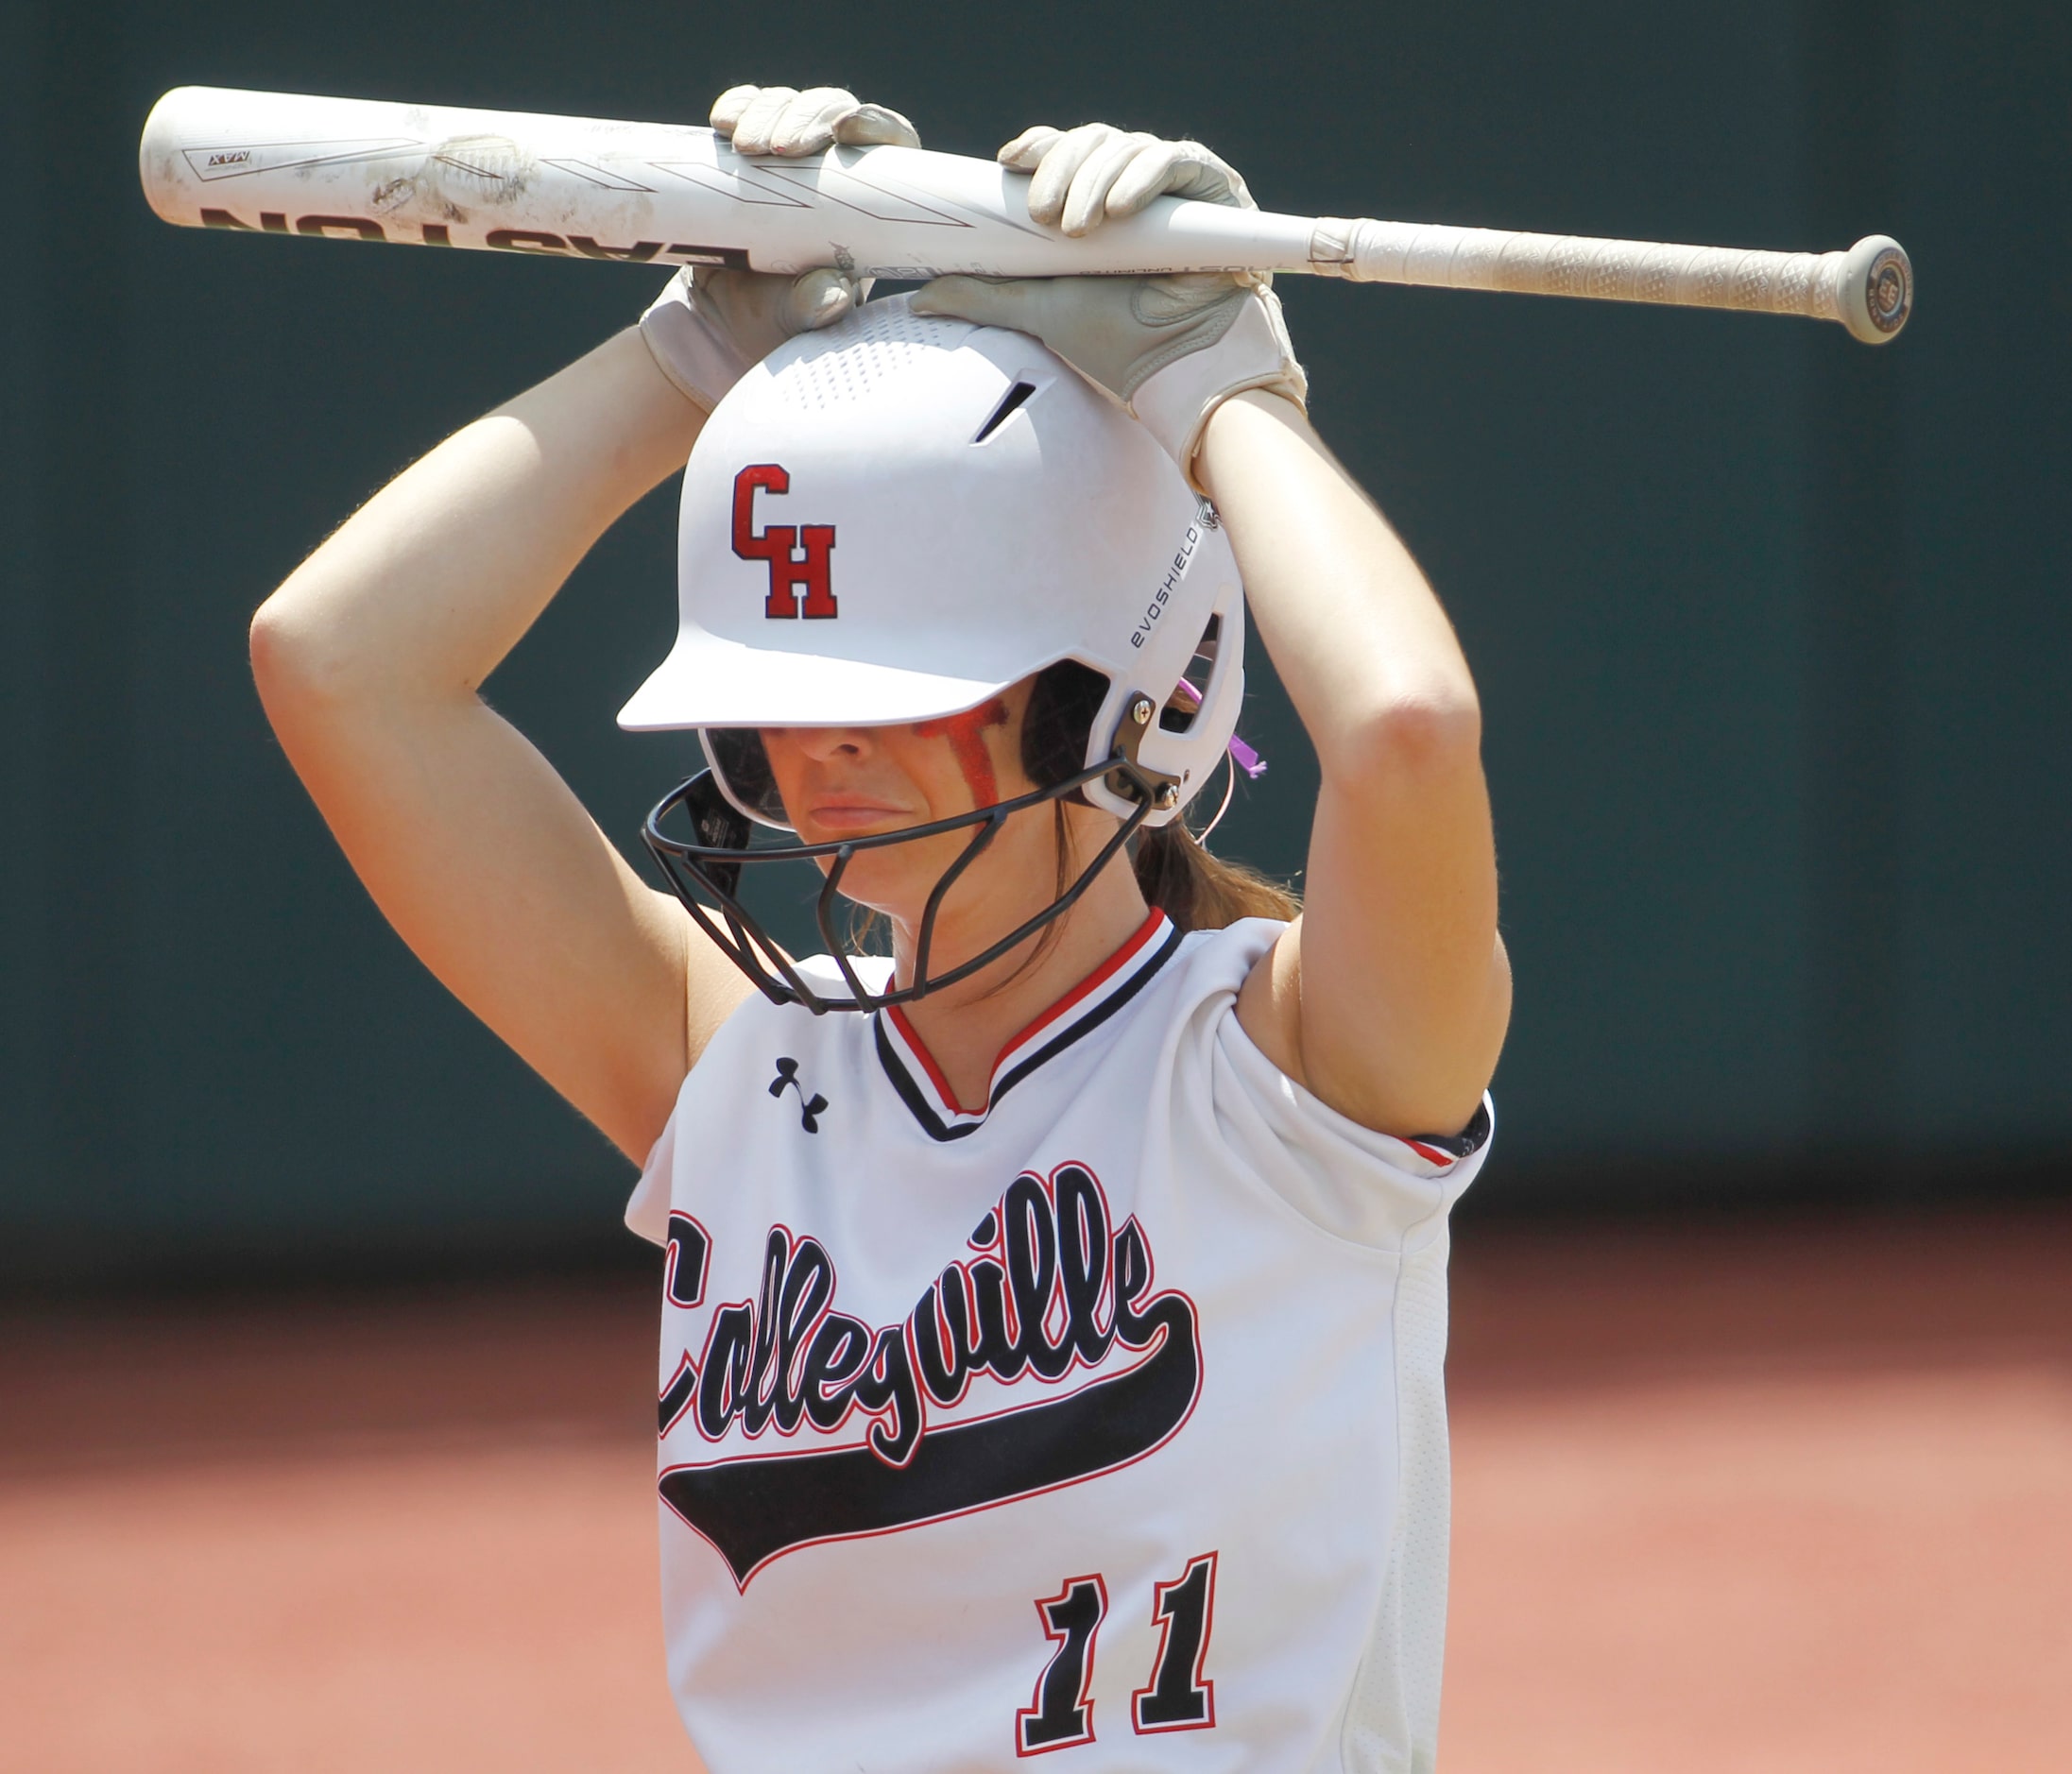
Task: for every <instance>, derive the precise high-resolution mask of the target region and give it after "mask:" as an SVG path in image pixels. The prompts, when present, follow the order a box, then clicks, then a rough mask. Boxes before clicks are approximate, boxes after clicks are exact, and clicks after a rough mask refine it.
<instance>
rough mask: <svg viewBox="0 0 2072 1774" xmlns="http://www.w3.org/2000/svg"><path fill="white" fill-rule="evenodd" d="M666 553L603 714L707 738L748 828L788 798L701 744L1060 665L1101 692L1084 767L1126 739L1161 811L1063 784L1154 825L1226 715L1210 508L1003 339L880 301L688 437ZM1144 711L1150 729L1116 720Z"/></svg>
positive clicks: (1042, 356)
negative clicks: (638, 647)
mask: <svg viewBox="0 0 2072 1774" xmlns="http://www.w3.org/2000/svg"><path fill="white" fill-rule="evenodd" d="M678 547H679V557H678V597H679V606H680V622H679V626H678V630H677V635H676V645H675V647H674V648H673V649H672V650H671V652H670V654H669V657H667V658H666V659H665V660H664V661H663V662H662V664H661V665H660V666H659V668H658V669H657V670H656V672H655V673H654V674H653V675H652V676H650V677H649V678H648V680H647V681H646V682H645V683H644V684H642V686H641V688H640V689H639V691H636V692H635V694H634V696H633V698H632V700H631V701H629V702H628V703H627V704H626V706H625V709H624V710H623V711H622V712H621V714H620V716H619V724H620V725H622V726H624V727H626V728H629V729H632V730H635V731H656V730H666V729H681V728H689V727H694V728H697V729H700V732H701V737H702V738H703V739H704V742H705V746H706V751H707V755H708V757H709V758H710V759H711V761H712V763H713V765H714V768H715V773H716V775H717V776H718V777H719V779H720V783H721V786H722V787H723V788H724V789H725V790H726V792H727V793H728V798H729V799H730V800H732V801H733V802H734V804H735V805H736V806H737V807H738V808H740V810H742V811H743V812H745V813H747V814H748V815H749V816H750V817H751V818H753V819H755V820H757V821H758V822H759V823H762V824H764V825H781V824H782V823H783V815H782V810H781V808H780V807H779V805H778V804H777V802H776V800H775V797H774V794H773V793H771V792H770V790H769V785H768V784H767V782H766V780H765V781H760V782H745V781H743V780H741V779H740V777H741V776H742V774H743V772H742V770H741V769H740V767H739V765H738V761H737V760H735V759H732V758H731V757H730V754H729V752H728V747H727V745H726V744H725V742H724V736H722V735H718V734H716V733H715V730H716V729H728V728H756V727H763V726H861V725H888V724H893V723H905V722H916V721H928V720H934V719H939V718H941V717H945V716H949V715H953V714H957V713H961V712H962V711H964V710H966V709H969V708H977V707H978V706H980V705H981V704H983V703H985V702H986V701H987V700H989V699H990V698H992V697H994V696H997V695H998V694H999V693H1000V692H1001V691H1002V690H1004V689H1005V688H1006V687H1007V686H1009V685H1011V684H1013V683H1016V682H1018V681H1019V680H1020V679H1022V678H1025V677H1028V676H1030V675H1032V674H1036V673H1037V672H1040V671H1042V670H1043V669H1044V668H1045V667H1047V666H1050V665H1053V664H1056V663H1057V662H1059V661H1061V660H1066V659H1072V660H1077V661H1078V662H1079V663H1081V664H1082V665H1085V666H1087V667H1090V668H1091V669H1092V670H1093V671H1095V672H1097V673H1099V674H1101V675H1102V676H1103V677H1104V678H1105V679H1106V680H1107V683H1108V690H1107V694H1106V696H1105V698H1104V701H1103V702H1102V704H1101V706H1100V708H1099V709H1098V711H1097V712H1096V713H1095V715H1094V717H1093V720H1092V722H1091V726H1090V730H1089V731H1088V733H1087V741H1086V756H1085V758H1084V759H1083V760H1082V761H1083V762H1084V764H1085V765H1087V767H1091V766H1093V765H1095V764H1098V763H1101V762H1103V761H1104V760H1105V759H1107V758H1108V757H1109V756H1110V755H1111V752H1112V751H1113V750H1114V749H1115V748H1117V747H1118V745H1120V746H1121V747H1122V749H1123V750H1124V751H1125V752H1126V753H1127V754H1128V755H1129V756H1130V757H1131V759H1132V761H1133V762H1134V763H1135V765H1136V766H1137V768H1138V770H1139V772H1140V773H1141V776H1142V777H1147V778H1149V779H1150V780H1151V781H1152V783H1153V784H1154V793H1153V802H1154V804H1153V805H1152V806H1151V807H1150V808H1149V809H1148V810H1142V809H1140V807H1139V802H1140V801H1141V800H1142V798H1143V797H1142V795H1141V794H1140V793H1137V792H1136V788H1135V786H1134V785H1135V784H1136V783H1137V782H1138V781H1139V778H1135V777H1128V776H1105V777H1100V778H1096V779H1094V780H1091V781H1088V782H1087V783H1085V784H1084V785H1083V786H1082V787H1081V789H1080V790H1079V793H1082V794H1084V796H1085V797H1086V798H1087V800H1088V801H1090V802H1092V803H1093V804H1094V805H1095V806H1098V807H1101V808H1104V810H1107V811H1110V812H1113V813H1116V814H1118V815H1121V816H1127V815H1130V814H1132V813H1133V812H1134V813H1136V814H1137V816H1138V819H1139V821H1140V823H1142V824H1144V825H1153V826H1156V825H1163V824H1164V823H1166V822H1167V821H1168V820H1170V819H1173V818H1174V817H1175V816H1176V815H1177V814H1178V813H1179V811H1180V810H1181V809H1182V808H1183V807H1184V806H1185V805H1186V804H1187V802H1188V801H1189V800H1190V799H1191V798H1192V797H1193V796H1194V795H1195V794H1196V793H1199V792H1200V790H1201V789H1202V788H1203V787H1204V786H1205V784H1206V783H1207V779H1208V777H1209V776H1210V774H1211V772H1212V771H1213V769H1214V767H1215V765H1216V764H1217V762H1218V761H1219V759H1221V758H1222V756H1223V753H1224V748H1225V746H1226V745H1227V744H1228V742H1229V741H1230V737H1231V733H1232V730H1233V728H1234V727H1235V725H1236V723H1237V717H1238V708H1239V704H1240V702H1241V698H1242V696H1243V690H1244V672H1243V600H1242V592H1241V587H1240V583H1239V579H1238V569H1237V562H1236V560H1235V558H1234V557H1233V556H1232V554H1231V552H1230V545H1229V543H1228V541H1227V540H1226V539H1225V538H1224V535H1223V532H1222V529H1221V527H1220V525H1219V524H1218V522H1217V520H1216V516H1215V513H1214V511H1213V509H1212V508H1211V507H1210V506H1208V505H1207V503H1206V502H1204V501H1203V500H1201V499H1200V498H1198V497H1197V496H1196V495H1195V494H1194V493H1193V491H1192V490H1191V489H1190V488H1189V486H1187V485H1186V483H1185V482H1184V481H1183V480H1182V479H1181V476H1180V473H1179V470H1178V469H1175V468H1174V467H1173V463H1172V462H1171V460H1170V459H1169V458H1168V457H1167V456H1166V454H1165V452H1163V451H1161V450H1160V449H1159V448H1158V446H1157V445H1156V443H1155V442H1153V440H1152V439H1151V437H1150V436H1149V435H1147V434H1146V433H1145V432H1144V430H1143V429H1142V427H1141V426H1139V424H1138V423H1137V422H1136V421H1135V420H1134V419H1132V418H1128V417H1127V416H1126V415H1125V414H1123V413H1122V412H1121V411H1119V410H1118V409H1117V408H1116V407H1115V406H1114V405H1112V404H1111V403H1110V402H1109V401H1106V400H1104V398H1103V397H1102V396H1100V395H1099V394H1097V393H1095V392H1094V390H1093V389H1091V388H1090V387H1088V386H1087V384H1085V383H1084V382H1083V381H1082V380H1081V379H1080V378H1079V376H1078V375H1077V374H1076V373H1075V372H1074V371H1073V370H1072V369H1071V368H1070V367H1069V366H1068V365H1067V364H1066V363H1065V362H1064V360H1063V359H1061V358H1059V357H1056V356H1055V355H1053V353H1052V352H1051V351H1050V350H1047V349H1046V348H1045V347H1044V346H1042V345H1041V344H1039V343H1037V342H1036V340H1035V339H1032V338H1029V337H1027V336H1026V335H1024V334H1022V333H1009V332H1004V331H1002V330H999V329H996V328H982V327H975V326H972V325H970V324H968V322H965V321H962V320H952V319H940V318H934V317H929V316H918V315H916V314H913V313H911V312H910V311H909V308H908V305H907V301H906V299H905V298H904V297H893V298H891V299H886V300H882V301H876V302H870V303H866V304H865V306H864V307H863V308H862V309H860V310H859V311H858V312H857V313H855V314H854V315H852V316H848V318H847V319H845V320H843V321H842V322H840V323H839V324H837V325H835V326H832V327H830V328H828V329H827V330H826V331H824V332H820V333H806V334H804V335H802V336H800V337H798V338H796V339H793V340H792V341H790V342H789V343H788V344H787V345H785V346H784V347H783V348H782V349H780V350H778V351H777V352H775V353H774V354H773V355H772V356H770V357H769V358H768V359H766V360H765V361H764V362H763V363H762V364H760V365H758V366H757V367H755V368H753V369H751V370H750V371H749V372H748V374H747V375H746V376H745V377H744V378H743V379H742V381H741V382H740V383H739V384H737V385H736V386H735V387H734V389H733V390H732V392H730V393H729V394H728V396H727V398H726V399H725V400H723V401H721V402H720V404H719V406H718V407H717V409H716V410H715V411H714V412H713V414H712V416H711V418H710V419H709V420H708V421H707V423H706V426H705V429H704V432H703V433H702V434H701V435H700V436H699V438H698V441H697V445H696V447H695V449H694V451H693V452H692V455H691V462H690V466H689V468H688V469H686V471H685V474H684V481H683V503H682V507H681V514H680V520H679V529H678ZM1147 699H1148V702H1149V710H1150V711H1156V715H1157V718H1156V720H1153V721H1150V722H1144V721H1140V720H1139V721H1133V720H1131V719H1130V718H1129V716H1130V715H1131V713H1132V711H1133V710H1135V711H1136V712H1138V713H1139V714H1141V713H1144V712H1146V710H1145V702H1146V700H1147ZM715 739H719V740H720V742H717V743H715ZM757 749H758V750H760V748H759V747H758V748H757ZM730 762H732V763H734V767H733V768H732V769H729V767H728V766H729V763H730Z"/></svg>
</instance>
